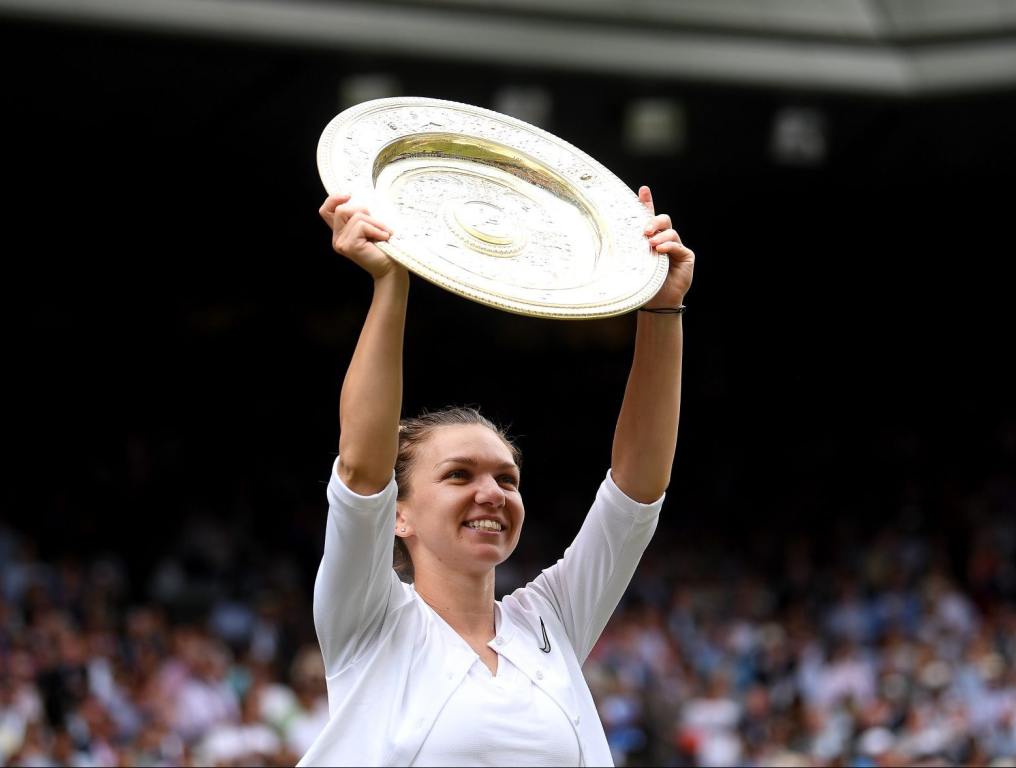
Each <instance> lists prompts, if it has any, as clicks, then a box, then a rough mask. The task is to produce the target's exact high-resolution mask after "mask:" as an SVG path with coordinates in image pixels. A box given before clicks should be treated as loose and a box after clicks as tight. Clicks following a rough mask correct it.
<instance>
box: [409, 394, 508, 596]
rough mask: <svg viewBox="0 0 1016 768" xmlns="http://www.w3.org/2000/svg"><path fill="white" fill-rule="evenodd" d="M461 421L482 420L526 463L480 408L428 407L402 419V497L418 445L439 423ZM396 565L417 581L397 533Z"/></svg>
mask: <svg viewBox="0 0 1016 768" xmlns="http://www.w3.org/2000/svg"><path fill="white" fill-rule="evenodd" d="M460 424H479V425H480V426H483V427H486V428H487V429H489V430H490V431H491V432H493V433H494V434H495V435H497V436H498V437H500V438H501V440H502V441H503V442H504V444H505V445H506V446H508V448H509V450H510V451H511V452H512V460H513V461H514V462H515V464H516V465H517V466H519V467H520V468H521V467H522V451H520V450H519V449H518V446H516V445H515V443H514V442H513V441H512V439H511V438H510V437H509V436H508V433H507V432H506V431H505V430H504V429H503V428H501V427H499V426H497V425H496V424H495V423H494V422H492V421H491V420H490V419H488V418H487V417H486V416H484V415H483V414H481V413H480V411H479V410H477V409H476V408H470V407H457V406H452V407H449V408H442V409H441V410H439V411H424V412H423V413H421V414H420V415H419V416H417V417H416V418H414V419H403V420H402V421H400V422H399V455H398V458H397V459H396V460H395V482H396V484H397V485H398V486H399V498H400V499H403V498H405V497H406V495H407V494H408V493H409V473H410V472H411V471H412V468H413V463H414V461H415V460H416V452H417V448H419V446H420V445H421V444H422V443H424V442H425V441H426V440H427V438H429V437H430V435H431V433H432V432H433V431H434V430H435V429H437V428H438V427H452V426H458V425H460ZM392 567H394V568H395V572H396V573H397V574H398V575H399V578H401V579H402V580H403V581H405V582H410V583H411V582H412V581H413V560H412V558H411V557H410V556H409V549H408V548H407V547H406V543H405V542H404V541H403V540H402V539H400V538H399V537H398V536H396V537H395V554H394V559H393V565H392Z"/></svg>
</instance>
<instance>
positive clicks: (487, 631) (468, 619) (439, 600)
mask: <svg viewBox="0 0 1016 768" xmlns="http://www.w3.org/2000/svg"><path fill="white" fill-rule="evenodd" d="M414 588H415V589H416V594H418V595H419V596H420V597H421V598H422V599H423V601H424V602H425V603H427V605H429V606H430V607H431V608H433V609H434V611H435V612H436V613H437V615H438V616H440V617H441V618H442V619H444V620H445V621H446V622H447V623H448V625H449V626H450V627H451V628H452V629H454V630H455V631H456V632H458V633H459V634H460V635H462V636H463V637H468V638H481V639H482V640H483V641H484V642H487V641H488V640H490V639H492V638H493V637H494V634H495V633H494V569H493V568H491V569H490V571H488V572H487V573H485V574H478V575H473V574H462V573H449V572H444V571H441V570H436V569H429V568H426V569H417V571H416V574H415V578H414Z"/></svg>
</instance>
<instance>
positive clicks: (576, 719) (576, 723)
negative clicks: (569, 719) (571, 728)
mask: <svg viewBox="0 0 1016 768" xmlns="http://www.w3.org/2000/svg"><path fill="white" fill-rule="evenodd" d="M580 722H582V717H581V716H580V715H575V725H578V724H579V723H580Z"/></svg>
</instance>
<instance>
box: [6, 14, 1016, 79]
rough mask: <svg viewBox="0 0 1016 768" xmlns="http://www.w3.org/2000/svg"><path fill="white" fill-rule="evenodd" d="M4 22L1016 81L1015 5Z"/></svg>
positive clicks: (508, 59) (648, 63)
mask: <svg viewBox="0 0 1016 768" xmlns="http://www.w3.org/2000/svg"><path fill="white" fill-rule="evenodd" d="M4 17H6V18H8V19H13V18H22V19H34V20H49V21H55V22H59V23H76V24H84V25H90V26H96V25H98V26H104V27H120V28H128V29H139V30H140V29H145V30H152V31H164V32H172V33H178V34H180V33H182V34H190V35H197V36H205V37H208V36H211V37H215V38H225V39H238V40H247V41H257V42H262V43H276V44H284V45H309V46H313V47H318V48H326V49H327V48H331V49H340V50H348V51H357V52H371V53H375V54H381V55H385V54H391V55H393V56H398V57H414V58H421V57H422V58H437V59H445V60H468V61H473V62H486V63H492V64H506V65H515V66H524V67H538V68H552V69H558V70H566V71H567V70H572V71H582V72H592V73H595V72H605V73H608V72H609V73H612V74H621V75H626V76H636V77H638V76H648V77H653V78H662V79H679V80H686V81H688V80H690V81H703V82H719V83H731V84H742V85H757V86H774V87H791V88H805V89H817V90H821V91H836V92H855V93H869V94H881V95H885V96H900V97H907V96H915V95H917V96H920V95H929V94H942V93H958V92H970V91H987V90H997V89H1006V88H1011V87H1012V86H1013V85H1016V0H764V1H763V0H438V1H435V0H363V1H361V2H339V1H338V0H0V18H4Z"/></svg>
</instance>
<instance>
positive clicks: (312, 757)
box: [299, 187, 695, 766]
mask: <svg viewBox="0 0 1016 768" xmlns="http://www.w3.org/2000/svg"><path fill="white" fill-rule="evenodd" d="M639 198H640V199H641V201H642V202H643V204H644V205H645V207H646V209H647V217H646V229H645V231H646V234H647V236H649V238H650V240H649V242H650V243H651V245H652V246H653V247H654V248H655V249H656V251H657V252H658V253H661V254H665V255H666V256H667V257H669V259H670V269H669V273H668V275H667V278H666V281H665V282H664V284H663V287H662V288H660V290H659V292H658V293H657V294H656V296H655V297H654V298H653V299H652V300H651V301H649V302H648V303H647V304H646V306H645V307H644V310H646V311H640V312H639V313H638V323H637V331H636V334H635V353H634V361H633V363H632V368H631V373H630V375H629V378H628V384H627V388H626V389H625V394H624V402H623V403H622V405H621V412H620V415H619V417H618V420H617V428H616V431H615V433H614V442H613V449H612V455H611V467H610V470H609V471H608V472H607V473H606V477H605V478H604V480H603V482H602V483H601V484H600V487H599V490H598V492H597V494H596V498H595V501H594V502H593V504H592V508H591V509H590V510H589V513H588V514H587V516H586V518H585V521H584V522H583V524H582V526H581V528H580V530H579V532H578V535H577V536H576V537H575V540H574V541H573V543H572V544H571V546H570V547H569V548H568V549H567V550H565V552H564V555H563V557H562V558H561V559H560V560H558V561H557V563H555V564H554V565H551V566H550V567H549V568H547V569H546V570H544V571H543V572H542V573H541V574H540V575H539V576H538V577H537V578H536V579H535V580H534V581H533V582H531V583H529V584H527V585H526V586H525V587H522V588H520V589H517V590H516V591H515V592H513V593H512V594H511V595H509V596H507V597H505V598H504V599H503V600H502V601H496V600H495V599H494V569H495V567H496V566H497V565H498V564H500V563H502V562H504V561H505V560H506V559H507V558H508V557H509V556H510V555H511V553H512V551H513V550H514V549H515V547H516V545H517V544H518V541H519V536H520V534H521V533H522V525H523V521H524V519H525V508H524V507H523V504H522V495H521V493H520V474H519V472H520V455H519V452H518V450H517V449H516V447H515V446H514V445H513V444H512V443H511V441H510V440H509V438H508V437H507V436H506V435H505V434H504V433H503V432H502V431H501V430H500V429H498V428H497V427H496V426H495V425H493V424H491V423H490V422H489V421H487V420H486V419H485V418H484V417H483V416H481V415H480V414H479V413H478V412H476V411H473V410H469V409H449V410H446V411H442V412H438V413H436V414H425V415H424V416H423V417H420V418H418V419H411V420H408V421H405V422H402V423H401V424H400V418H399V417H400V412H401V406H402V345H403V332H404V328H405V322H406V306H407V301H408V295H409V282H410V281H409V274H408V273H407V271H406V270H405V268H404V267H402V266H401V265H399V264H398V263H396V262H395V261H393V260H391V259H389V258H388V257H387V256H386V255H385V254H384V253H383V252H382V251H381V250H380V249H379V248H378V247H377V246H376V245H375V243H376V242H377V241H382V240H387V239H388V237H389V236H390V235H391V231H390V230H389V229H388V227H386V226H385V224H384V223H383V222H381V221H378V220H377V219H375V218H373V217H372V216H371V215H370V212H369V211H367V210H366V209H364V208H362V207H357V206H356V205H355V204H353V202H352V201H350V199H349V196H348V195H337V196H331V197H329V198H328V199H327V200H325V202H324V205H322V206H321V209H320V214H321V217H322V218H323V219H324V221H325V222H326V223H327V224H328V225H329V227H330V228H331V230H332V246H333V248H334V249H335V251H336V252H337V253H339V254H342V255H343V256H345V257H346V258H348V259H350V260H351V261H353V262H355V263H356V264H358V265H359V266H360V267H362V268H363V269H364V270H366V271H367V272H368V273H369V274H370V275H371V277H372V278H373V279H374V296H373V300H372V303H371V306H370V309H369V311H368V312H367V317H366V319H365V320H364V323H363V329H362V331H361V333H360V338H359V341H358V343H357V346H356V350H355V352H354V353H353V358H352V360H351V362H350V364H349V368H348V370H347V371H346V377H345V381H344V382H343V385H342V394H341V399H340V404H339V418H340V423H341V434H340V438H339V456H338V458H337V459H336V461H335V464H334V467H333V470H332V473H331V478H330V481H329V485H328V492H327V495H328V502H329V510H328V520H327V524H326V526H327V527H326V533H325V551H324V556H323V557H322V560H321V565H320V568H319V570H318V574H317V580H316V582H315V585H314V623H315V627H316V629H317V635H318V639H319V641H320V644H321V651H322V653H323V656H324V662H325V669H326V674H327V681H328V704H329V722H328V724H327V725H326V726H325V728H324V730H323V731H322V732H321V734H320V735H319V736H318V738H317V740H316V741H315V742H314V744H313V745H312V746H311V748H310V749H309V750H308V752H307V753H306V754H305V755H304V757H303V759H302V760H301V761H300V763H299V765H301V766H309V765H399V766H403V765H413V766H438V765H441V766H488V765H490V766H495V765H497V766H500V765H506V766H507V765H511V766H565V765H569V766H573V765H611V764H612V761H611V755H610V749H609V748H608V746H607V740H606V736H605V735H604V731H603V726H602V725H601V723H600V720H599V717H598V715H597V711H596V706H595V704H594V702H593V698H592V696H591V695H590V692H589V688H588V686H587V685H586V682H585V680H584V678H583V676H582V662H583V661H584V660H585V658H586V656H587V655H588V654H589V652H590V650H591V649H592V647H593V644H594V643H595V642H596V639H597V637H599V635H600V632H601V631H602V630H603V627H604V626H605V625H606V623H607V620H608V619H609V618H610V615H611V613H612V612H613V610H614V608H615V607H616V606H617V603H618V601H619V600H620V598H621V595H622V594H623V593H624V590H625V588H626V587H627V586H628V583H629V581H630V580H631V577H632V574H633V573H634V570H635V567H636V565H637V564H638V562H639V559H640V558H641V556H642V553H643V551H644V550H645V548H646V546H647V545H648V543H649V540H650V538H651V537H652V535H653V531H654V530H655V528H656V522H657V518H658V516H659V512H660V507H661V505H662V503H663V494H664V491H665V490H666V488H667V485H668V483H669V482H670V472H671V465H672V463H673V460H674V449H675V443H676V440H677V425H678V412H679V408H680V399H681V353H682V314H681V312H682V311H683V301H684V297H685V294H686V293H687V291H688V288H689V286H690V285H691V280H692V271H693V268H694V262H695V256H694V254H693V253H692V251H691V250H689V249H688V248H686V247H685V246H684V245H682V243H681V240H680V238H679V237H678V235H677V232H675V231H674V229H673V228H672V226H671V221H670V217H669V216H667V215H665V214H659V215H656V214H655V213H654V210H653V201H652V195H651V193H650V191H649V188H648V187H642V188H641V189H640V190H639ZM646 257H647V258H649V257H650V254H649V253H648V252H647V254H646ZM565 481H566V480H565V478H562V482H565ZM576 491H577V492H581V491H580V489H576ZM393 534H394V537H395V538H394V541H395V542H396V546H395V547H394V548H393V538H392V537H393ZM393 549H394V550H398V551H400V552H401V553H402V555H403V557H404V558H405V562H404V563H403V565H404V566H405V569H404V570H405V571H406V574H407V578H411V583H406V582H404V581H403V580H402V579H400V578H399V575H398V574H397V573H396V572H395V570H394V569H393V557H394V552H393ZM410 573H411V577H410V576H409V575H408V574H410Z"/></svg>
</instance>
